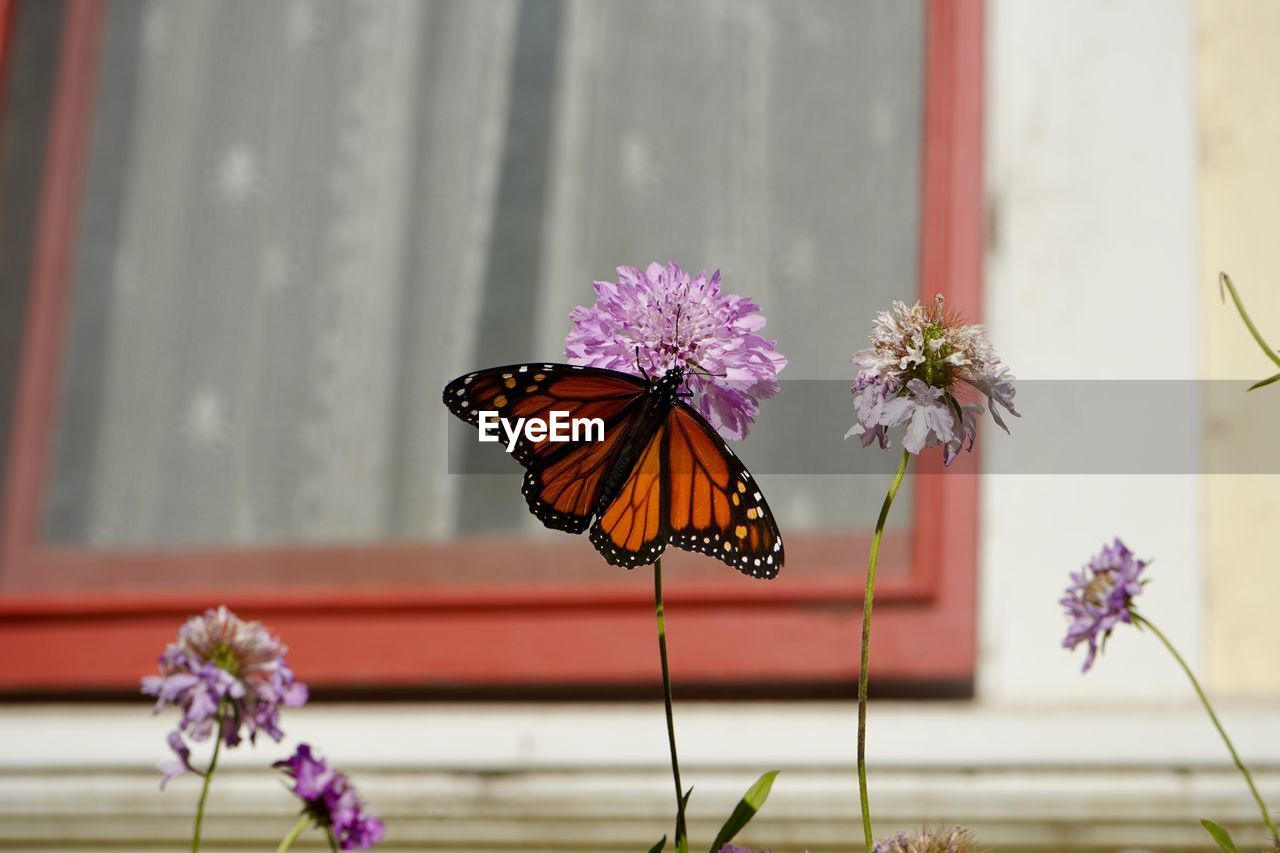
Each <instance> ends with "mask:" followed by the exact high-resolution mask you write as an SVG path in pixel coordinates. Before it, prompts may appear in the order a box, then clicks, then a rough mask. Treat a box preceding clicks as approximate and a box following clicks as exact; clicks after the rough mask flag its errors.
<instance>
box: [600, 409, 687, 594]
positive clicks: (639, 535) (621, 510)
mask: <svg viewBox="0 0 1280 853" xmlns="http://www.w3.org/2000/svg"><path fill="white" fill-rule="evenodd" d="M666 435H667V427H666V426H665V425H663V426H660V427H659V428H658V430H657V431H656V432H655V433H654V435H653V437H652V438H650V439H649V443H648V444H646V445H645V447H644V451H643V452H642V453H641V454H640V456H639V458H637V459H636V463H635V466H634V467H633V468H632V469H631V474H630V476H628V477H627V479H626V482H624V483H623V484H622V489H621V490H620V491H619V492H618V496H617V497H615V498H614V499H613V502H612V503H610V504H609V506H608V507H607V508H606V509H605V510H604V512H602V513H601V515H600V520H599V521H597V522H596V524H595V526H594V527H592V528H591V544H593V545H595V546H596V550H597V551H599V552H600V554H601V555H602V556H603V557H604V558H605V560H607V561H608V562H610V563H612V564H613V565H615V566H623V567H625V568H628V569H633V568H635V567H636V566H643V565H647V564H649V563H652V562H653V561H654V560H656V559H658V558H659V557H661V556H662V552H663V550H664V549H665V548H666V547H667V535H668V530H667V526H666V524H664V523H663V519H662V506H663V482H664V479H665V477H664V474H665V471H666V464H665V461H664V459H663V455H664V448H665V437H666Z"/></svg>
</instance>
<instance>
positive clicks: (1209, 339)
mask: <svg viewBox="0 0 1280 853" xmlns="http://www.w3.org/2000/svg"><path fill="white" fill-rule="evenodd" d="M1199 17H1200V34H1199V48H1198V49H1199V68H1198V72H1199V82H1198V86H1199V98H1200V100H1199V116H1200V119H1199V121H1200V146H1201V149H1200V169H1199V191H1200V202H1199V207H1200V245H1199V256H1200V281H1201V283H1202V285H1203V286H1202V288H1201V304H1202V306H1203V311H1204V322H1203V334H1204V358H1205V374H1206V376H1207V377H1209V378H1212V379H1244V378H1248V379H1261V378H1264V377H1266V376H1269V375H1271V374H1273V373H1275V372H1276V368H1275V367H1274V366H1273V365H1272V364H1271V363H1270V362H1269V361H1268V360H1267V359H1266V357H1265V356H1264V355H1263V354H1262V353H1261V351H1260V350H1259V349H1258V347H1257V345H1256V344H1255V343H1254V342H1253V340H1252V338H1250V336H1249V335H1248V333H1247V332H1246V330H1245V328H1244V326H1243V324H1242V323H1241V321H1240V318H1239V316H1238V315H1237V314H1236V312H1235V310H1234V309H1233V308H1231V307H1229V306H1224V305H1222V303H1221V302H1220V301H1219V299H1218V290H1217V286H1216V284H1215V282H1216V280H1217V275H1218V272H1219V270H1226V271H1227V272H1228V273H1229V274H1230V275H1231V277H1232V280H1233V281H1234V282H1235V283H1236V286H1237V287H1238V288H1239V289H1240V291H1241V295H1242V297H1243V298H1244V300H1245V305H1246V307H1248V309H1249V313H1250V314H1251V315H1252V317H1253V319H1254V322H1255V323H1257V324H1258V326H1259V328H1260V329H1261V330H1262V332H1263V334H1264V335H1266V336H1267V337H1268V339H1269V341H1270V343H1271V345H1272V346H1273V347H1274V346H1280V227H1278V225H1280V52H1277V51H1276V50H1275V45H1276V44H1277V43H1278V42H1280V3H1274V2H1268V0H1200V3H1199ZM1262 394H1271V395H1277V394H1280V385H1275V386H1271V387H1270V388H1268V389H1265V390H1261V391H1256V392H1253V394H1252V395H1250V396H1249V397H1247V398H1243V399H1237V400H1234V401H1232V402H1233V404H1232V405H1230V406H1224V405H1215V406H1212V407H1210V408H1209V409H1208V410H1207V412H1206V416H1207V418H1208V420H1207V422H1206V430H1205V434H1206V437H1207V440H1208V442H1209V446H1208V448H1207V450H1208V453H1210V454H1214V453H1215V452H1222V451H1224V449H1225V448H1226V447H1228V446H1233V447H1240V446H1247V444H1246V445H1241V444H1239V443H1240V442H1261V441H1270V442H1274V441H1275V440H1276V436H1277V434H1278V433H1280V425H1278V424H1277V423H1275V422H1274V421H1271V420H1268V419H1265V418H1261V417H1259V413H1260V412H1261V411H1263V407H1264V406H1265V407H1267V408H1268V409H1269V410H1270V411H1271V412H1274V411H1275V410H1276V409H1275V405H1274V404H1273V403H1272V402H1271V401H1270V400H1268V401H1261V400H1259V399H1257V396H1258V395H1262ZM1204 497H1205V501H1204V507H1205V513H1206V517H1205V521H1204V523H1205V538H1204V543H1205V555H1204V558H1205V573H1204V577H1205V587H1206V588H1205V606H1206V621H1205V642H1206V648H1205V653H1206V658H1205V659H1206V662H1207V669H1208V677H1209V680H1210V682H1211V685H1212V687H1213V689H1214V690H1215V691H1217V692H1219V693H1225V694H1235V695H1254V696H1263V695H1267V696H1278V695H1280V667H1277V666H1276V665H1275V661H1276V660H1277V659H1280V618H1277V614H1278V612H1280V610H1278V608H1280V558H1278V556H1277V552H1276V547H1275V546H1276V543H1277V541H1280V537H1278V535H1277V529H1276V524H1277V522H1278V521H1280V476H1274V475H1271V476H1259V475H1255V476H1211V477H1207V478H1206V479H1205V495H1204Z"/></svg>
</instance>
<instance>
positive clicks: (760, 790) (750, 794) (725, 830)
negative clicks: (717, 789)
mask: <svg viewBox="0 0 1280 853" xmlns="http://www.w3.org/2000/svg"><path fill="white" fill-rule="evenodd" d="M777 777H778V771H777V770H770V771H769V772H768V773H766V774H764V775H763V776H761V777H760V778H759V779H757V780H756V783H755V784H754V785H752V786H751V787H750V788H748V789H747V793H745V794H743V795H742V799H741V800H739V801H738V805H737V806H735V807H734V809H733V813H732V814H731V815H729V819H728V820H726V821H725V822H724V826H722V827H720V834H719V835H717V836H716V840H715V841H714V842H712V844H711V853H717V851H718V850H719V849H720V848H721V847H723V846H725V845H726V844H728V843H729V842H730V841H732V840H733V837H734V836H735V835H737V834H738V833H739V832H741V831H742V828H743V827H744V826H746V825H747V823H749V822H750V820H751V818H753V817H755V816H756V812H758V811H760V807H761V806H763V805H764V801H765V800H767V799H769V791H770V790H771V789H772V788H773V780H774V779H776V778H777Z"/></svg>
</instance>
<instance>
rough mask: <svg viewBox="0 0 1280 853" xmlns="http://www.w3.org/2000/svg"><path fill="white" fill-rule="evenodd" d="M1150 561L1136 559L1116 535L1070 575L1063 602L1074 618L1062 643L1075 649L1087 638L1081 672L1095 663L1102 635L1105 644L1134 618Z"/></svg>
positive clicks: (1068, 613) (1067, 612) (1069, 616)
mask: <svg viewBox="0 0 1280 853" xmlns="http://www.w3.org/2000/svg"><path fill="white" fill-rule="evenodd" d="M1148 562H1149V561H1146V560H1136V559H1134V556H1133V552H1132V551H1130V550H1129V549H1128V548H1127V547H1125V544H1124V543H1123V542H1121V541H1120V539H1119V538H1117V539H1116V541H1115V542H1114V543H1112V544H1111V545H1104V546H1103V548H1102V551H1100V552H1099V553H1098V554H1097V556H1095V557H1094V558H1093V559H1091V560H1090V561H1089V564H1088V565H1087V566H1085V567H1084V568H1083V569H1081V570H1080V571H1078V572H1074V573H1073V574H1072V575H1071V583H1070V584H1069V585H1068V586H1067V591H1066V595H1065V596H1063V598H1062V600H1061V602H1060V603H1061V604H1062V606H1063V607H1064V608H1065V609H1066V614H1067V618H1068V619H1070V620H1071V626H1070V627H1069V628H1067V636H1066V638H1065V639H1064V640H1063V641H1062V645H1063V646H1065V647H1066V648H1068V649H1074V648H1075V647H1076V646H1077V645H1079V644H1080V643H1082V642H1085V641H1086V640H1087V641H1088V643H1089V654H1088V655H1087V656H1086V657H1085V659H1084V667H1083V668H1082V670H1081V671H1082V672H1088V671H1089V667H1091V666H1093V659H1094V657H1096V656H1097V653H1098V648H1099V640H1098V638H1099V637H1101V638H1102V641H1101V642H1102V645H1104V646H1105V644H1106V640H1107V638H1108V637H1109V636H1111V631H1112V629H1113V628H1115V626H1116V625H1118V624H1119V623H1121V622H1130V623H1132V622H1133V614H1132V606H1133V599H1134V597H1136V596H1137V595H1139V594H1140V593H1141V592H1142V585H1143V584H1144V583H1146V581H1143V580H1139V579H1138V576H1139V575H1140V574H1142V570H1143V569H1145V568H1146V567H1147V563H1148Z"/></svg>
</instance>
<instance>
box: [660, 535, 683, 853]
mask: <svg viewBox="0 0 1280 853" xmlns="http://www.w3.org/2000/svg"><path fill="white" fill-rule="evenodd" d="M653 606H654V609H655V611H656V612H657V614H658V656H659V657H660V658H661V659H662V700H663V702H664V703H665V704H666V707H667V742H668V744H670V746H671V776H672V778H673V779H674V780H675V785H676V849H677V850H678V849H680V842H681V840H682V839H687V838H688V837H689V834H688V832H687V830H686V829H685V822H684V788H683V787H682V786H681V784H680V759H678V758H677V757H676V723H675V717H674V716H673V715H672V713H671V670H670V669H669V668H668V666H667V622H666V618H665V616H664V613H663V608H662V558H661V557H659V558H658V559H657V560H656V561H655V562H654V564H653Z"/></svg>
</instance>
